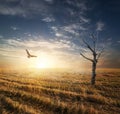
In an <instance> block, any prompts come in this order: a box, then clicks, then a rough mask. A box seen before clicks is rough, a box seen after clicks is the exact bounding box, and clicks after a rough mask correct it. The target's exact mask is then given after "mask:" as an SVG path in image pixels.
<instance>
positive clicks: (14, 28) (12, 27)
mask: <svg viewBox="0 0 120 114" xmlns="http://www.w3.org/2000/svg"><path fill="white" fill-rule="evenodd" d="M11 29H12V30H14V31H16V30H18V29H19V28H18V27H15V26H11Z"/></svg>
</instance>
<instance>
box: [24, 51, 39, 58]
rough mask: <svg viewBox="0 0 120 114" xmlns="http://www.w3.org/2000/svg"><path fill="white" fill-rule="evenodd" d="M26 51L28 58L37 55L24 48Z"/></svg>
mask: <svg viewBox="0 0 120 114" xmlns="http://www.w3.org/2000/svg"><path fill="white" fill-rule="evenodd" d="M26 52H27V57H28V58H30V57H37V56H35V55H31V54H30V53H29V51H28V50H27V49H26Z"/></svg>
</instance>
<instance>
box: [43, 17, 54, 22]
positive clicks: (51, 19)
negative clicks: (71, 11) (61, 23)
mask: <svg viewBox="0 0 120 114" xmlns="http://www.w3.org/2000/svg"><path fill="white" fill-rule="evenodd" d="M42 20H43V21H45V22H54V21H55V19H54V18H53V17H46V18H44V19H42Z"/></svg>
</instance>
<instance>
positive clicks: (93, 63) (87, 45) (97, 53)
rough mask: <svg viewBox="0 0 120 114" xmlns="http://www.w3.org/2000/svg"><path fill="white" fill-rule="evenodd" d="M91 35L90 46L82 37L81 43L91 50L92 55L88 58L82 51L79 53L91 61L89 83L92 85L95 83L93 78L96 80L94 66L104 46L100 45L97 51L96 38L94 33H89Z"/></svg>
mask: <svg viewBox="0 0 120 114" xmlns="http://www.w3.org/2000/svg"><path fill="white" fill-rule="evenodd" d="M91 37H92V42H93V46H91V45H90V44H89V43H88V42H86V41H85V40H84V39H83V43H84V44H85V46H86V47H87V49H89V50H90V51H91V52H92V57H93V58H89V57H86V56H85V55H84V54H83V53H80V55H81V56H82V57H83V58H85V59H87V60H89V61H91V62H92V77H91V84H92V85H94V84H95V80H96V66H97V63H98V60H99V58H100V56H101V54H102V53H103V51H104V47H102V48H101V49H100V50H99V52H98V49H97V38H96V37H95V36H94V35H91Z"/></svg>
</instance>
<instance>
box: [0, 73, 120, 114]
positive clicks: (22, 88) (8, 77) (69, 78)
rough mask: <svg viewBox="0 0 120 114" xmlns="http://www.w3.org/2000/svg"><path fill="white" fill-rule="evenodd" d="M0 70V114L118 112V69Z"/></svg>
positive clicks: (115, 113) (105, 113)
mask: <svg viewBox="0 0 120 114" xmlns="http://www.w3.org/2000/svg"><path fill="white" fill-rule="evenodd" d="M89 82H90V74H85V73H75V72H74V73H72V72H71V73H67V72H56V73H55V72H54V73H46V72H42V73H36V72H24V73H20V72H19V73H17V72H3V71H1V72H0V114H120V72H116V71H115V72H114V71H111V72H110V71H109V72H108V71H106V72H105V71H104V72H98V75H97V80H96V85H95V86H91V85H90V83H89Z"/></svg>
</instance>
